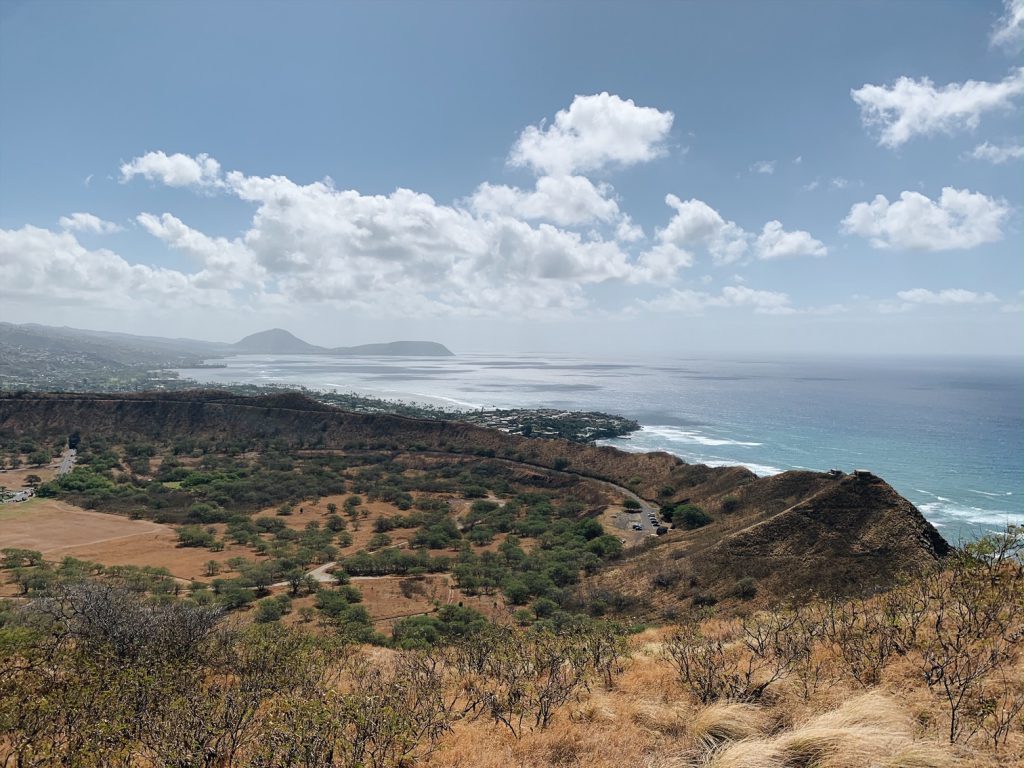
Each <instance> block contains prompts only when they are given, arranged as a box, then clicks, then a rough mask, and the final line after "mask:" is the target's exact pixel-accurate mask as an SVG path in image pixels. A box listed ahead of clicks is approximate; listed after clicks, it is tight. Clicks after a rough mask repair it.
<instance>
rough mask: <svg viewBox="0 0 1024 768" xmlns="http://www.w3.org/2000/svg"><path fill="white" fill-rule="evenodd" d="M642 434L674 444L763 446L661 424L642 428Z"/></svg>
mask: <svg viewBox="0 0 1024 768" xmlns="http://www.w3.org/2000/svg"><path fill="white" fill-rule="evenodd" d="M640 432H641V433H646V434H648V435H653V436H654V437H660V438H662V439H664V440H668V441H669V442H672V443H690V444H693V445H743V446H758V445H761V443H748V442H744V441H743V440H730V439H728V438H724V437H708V436H707V435H705V434H702V433H701V432H695V431H693V430H688V429H680V428H679V427H670V426H666V425H660V424H655V425H653V426H643V427H640Z"/></svg>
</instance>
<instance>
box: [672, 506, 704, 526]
mask: <svg viewBox="0 0 1024 768" xmlns="http://www.w3.org/2000/svg"><path fill="white" fill-rule="evenodd" d="M672 521H673V523H674V524H675V525H677V526H680V527H682V528H686V529H687V530H688V531H693V530H696V529H697V528H703V527H704V526H705V525H707V524H708V523H710V522H711V516H710V515H709V514H707V513H706V512H705V511H704V510H702V509H701V508H700V507H697V506H694V505H693V504H684V505H682V506H679V507H676V508H675V510H674V511H673V513H672Z"/></svg>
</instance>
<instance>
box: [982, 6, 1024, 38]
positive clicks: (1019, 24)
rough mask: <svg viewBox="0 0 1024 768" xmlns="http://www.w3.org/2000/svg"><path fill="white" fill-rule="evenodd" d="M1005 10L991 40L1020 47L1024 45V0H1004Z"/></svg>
mask: <svg viewBox="0 0 1024 768" xmlns="http://www.w3.org/2000/svg"><path fill="white" fill-rule="evenodd" d="M1003 7H1004V9H1005V12H1004V13H1003V15H1002V16H1001V17H1000V18H999V21H997V22H996V25H995V27H994V28H993V29H992V36H991V38H990V42H991V43H992V45H1002V46H1005V47H1007V48H1011V49H1014V50H1016V49H1018V48H1020V47H1021V45H1024V0H1003Z"/></svg>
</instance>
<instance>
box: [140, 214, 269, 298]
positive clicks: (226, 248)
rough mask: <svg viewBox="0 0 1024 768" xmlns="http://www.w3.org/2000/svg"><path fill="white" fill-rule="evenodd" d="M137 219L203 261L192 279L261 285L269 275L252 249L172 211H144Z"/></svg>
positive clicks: (210, 284) (224, 285)
mask: <svg viewBox="0 0 1024 768" xmlns="http://www.w3.org/2000/svg"><path fill="white" fill-rule="evenodd" d="M135 220H136V221H137V222H138V223H139V224H140V225H141V226H142V227H143V228H144V229H145V230H146V231H147V232H149V234H151V235H153V237H156V238H158V239H160V240H163V241H164V242H165V243H167V245H169V246H170V247H171V248H174V249H176V250H180V251H184V252H186V253H188V254H190V255H192V256H193V257H195V258H196V259H198V260H199V261H200V263H201V264H202V265H203V270H202V271H200V272H198V273H196V274H195V275H193V278H192V279H193V280H194V281H195V282H196V284H197V285H199V286H201V287H204V288H225V289H234V288H241V287H243V286H246V285H250V286H252V285H259V284H260V283H261V282H262V281H263V280H264V279H265V277H266V271H265V270H264V269H263V268H262V267H260V266H259V265H258V264H257V263H256V260H255V258H254V256H253V254H252V252H251V251H250V250H249V249H248V248H247V247H246V246H245V245H244V243H241V242H239V241H238V240H228V239H227V238H223V237H209V236H208V235H205V234H203V233H202V232H199V231H197V230H195V229H192V228H191V227H188V226H186V225H185V224H184V223H183V222H182V221H181V220H180V219H178V218H177V217H175V216H172V215H171V214H169V213H165V214H163V215H162V216H159V217H158V216H154V215H153V214H151V213H140V214H139V215H138V216H136V217H135Z"/></svg>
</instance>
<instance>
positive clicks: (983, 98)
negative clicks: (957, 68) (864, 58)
mask: <svg viewBox="0 0 1024 768" xmlns="http://www.w3.org/2000/svg"><path fill="white" fill-rule="evenodd" d="M1021 93H1024V67H1022V68H1020V69H1017V70H1014V71H1013V72H1011V73H1010V74H1009V75H1008V76H1007V77H1005V78H1004V79H1003V80H1000V81H999V82H995V83H990V82H981V81H977V80H968V81H967V82H964V83H949V84H948V85H945V86H942V87H938V88H937V87H936V86H935V84H934V83H933V82H932V81H931V80H930V79H928V78H927V77H923V78H921V79H920V80H914V79H912V78H909V77H901V78H899V79H898V80H896V82H895V83H893V84H892V85H864V86H862V87H860V88H856V89H853V90H851V91H850V95H851V96H852V97H853V100H854V101H855V102H856V103H857V105H858V106H859V107H860V112H861V119H862V121H863V122H864V124H865V125H866V126H868V127H872V128H875V127H877V128H880V129H881V130H880V133H879V137H878V143H879V144H880V145H882V146H885V147H890V148H895V147H899V146H901V145H902V144H905V143H906V142H907V141H909V140H910V139H912V138H913V137H915V136H927V135H931V134H935V133H946V134H952V133H955V132H957V131H963V130H967V129H973V128H976V127H977V125H978V123H979V122H980V120H981V116H982V115H983V114H984V113H985V112H990V111H992V110H996V109H1006V108H1008V107H1009V106H1010V105H1011V104H1012V102H1013V100H1014V99H1015V98H1016V97H1017V96H1019V95H1020V94H1021Z"/></svg>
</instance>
